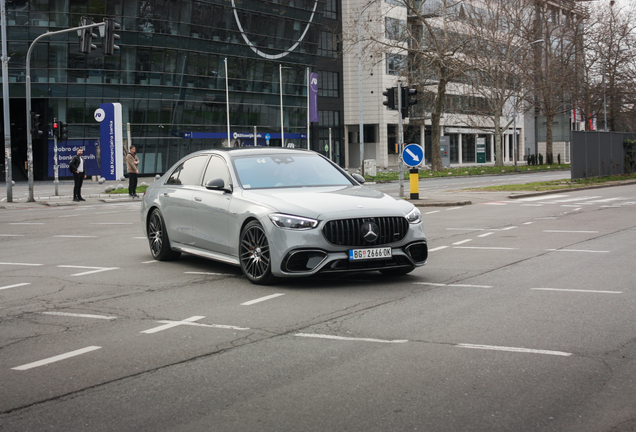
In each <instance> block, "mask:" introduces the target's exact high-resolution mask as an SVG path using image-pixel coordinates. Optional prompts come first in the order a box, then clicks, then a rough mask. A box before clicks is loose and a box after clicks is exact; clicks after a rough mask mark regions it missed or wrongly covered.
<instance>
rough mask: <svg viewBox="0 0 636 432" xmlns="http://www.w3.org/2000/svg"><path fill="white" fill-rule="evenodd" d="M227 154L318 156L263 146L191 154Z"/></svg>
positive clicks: (307, 151)
mask: <svg viewBox="0 0 636 432" xmlns="http://www.w3.org/2000/svg"><path fill="white" fill-rule="evenodd" d="M219 152H223V153H227V154H228V155H230V156H231V157H241V156H248V155H254V154H259V155H280V154H290V153H301V152H302V153H309V154H318V153H316V152H314V151H312V150H307V149H294V148H285V147H265V146H257V147H220V148H213V149H207V150H200V151H198V152H195V153H192V154H213V153H219Z"/></svg>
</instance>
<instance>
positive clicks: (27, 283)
mask: <svg viewBox="0 0 636 432" xmlns="http://www.w3.org/2000/svg"><path fill="white" fill-rule="evenodd" d="M26 285H31V283H29V282H26V283H19V284H15V285H7V286H3V287H0V290H5V289H9V288H18V287H21V286H26Z"/></svg>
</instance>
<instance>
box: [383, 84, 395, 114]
mask: <svg viewBox="0 0 636 432" xmlns="http://www.w3.org/2000/svg"><path fill="white" fill-rule="evenodd" d="M382 94H383V95H384V96H386V98H387V99H386V100H385V101H384V102H382V105H384V106H386V107H388V108H389V109H390V110H394V109H395V87H391V88H388V89H386V91H385V92H382Z"/></svg>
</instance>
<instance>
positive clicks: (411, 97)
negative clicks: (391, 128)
mask: <svg viewBox="0 0 636 432" xmlns="http://www.w3.org/2000/svg"><path fill="white" fill-rule="evenodd" d="M416 95H417V90H416V89H414V88H408V87H402V106H401V107H400V112H401V113H402V118H407V117H408V116H409V107H410V106H412V105H415V104H417V99H416V98H415V96H416Z"/></svg>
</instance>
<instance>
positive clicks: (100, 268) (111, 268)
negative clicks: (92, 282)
mask: <svg viewBox="0 0 636 432" xmlns="http://www.w3.org/2000/svg"><path fill="white" fill-rule="evenodd" d="M58 267H61V268H78V269H93V270H91V271H87V272H82V273H75V274H72V275H71V276H85V275H88V274H93V273H100V272H105V271H109V270H117V269H119V267H87V266H71V265H59V266H58Z"/></svg>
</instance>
